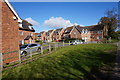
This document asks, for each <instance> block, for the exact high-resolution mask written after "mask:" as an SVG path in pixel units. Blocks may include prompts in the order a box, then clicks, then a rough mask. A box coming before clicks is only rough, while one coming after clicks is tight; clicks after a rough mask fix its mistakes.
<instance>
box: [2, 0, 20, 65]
mask: <svg viewBox="0 0 120 80" xmlns="http://www.w3.org/2000/svg"><path fill="white" fill-rule="evenodd" d="M13 16H15V15H14V14H13V12H12V11H11V10H10V8H9V7H8V6H7V5H6V3H4V2H3V3H2V44H3V45H2V53H6V54H4V55H3V59H5V58H11V59H7V60H4V61H3V63H10V62H14V61H18V60H19V57H18V52H15V51H18V50H19V32H18V30H19V27H18V22H17V21H18V20H17V19H16V20H14V19H13ZM9 52H10V53H9ZM12 57H15V58H12Z"/></svg>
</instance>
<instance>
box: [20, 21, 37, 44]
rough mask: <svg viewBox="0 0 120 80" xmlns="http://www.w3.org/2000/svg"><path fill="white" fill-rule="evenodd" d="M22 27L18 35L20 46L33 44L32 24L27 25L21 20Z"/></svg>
mask: <svg viewBox="0 0 120 80" xmlns="http://www.w3.org/2000/svg"><path fill="white" fill-rule="evenodd" d="M21 25H22V26H20V27H19V34H20V40H19V42H20V45H23V44H29V43H34V42H35V36H34V34H35V33H34V32H35V30H34V29H33V27H32V24H30V23H28V22H27V21H26V20H22V24H21Z"/></svg>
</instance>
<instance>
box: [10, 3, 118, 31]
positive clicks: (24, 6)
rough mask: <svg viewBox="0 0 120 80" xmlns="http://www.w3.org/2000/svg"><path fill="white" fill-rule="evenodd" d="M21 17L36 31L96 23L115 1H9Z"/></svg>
mask: <svg viewBox="0 0 120 80" xmlns="http://www.w3.org/2000/svg"><path fill="white" fill-rule="evenodd" d="M11 4H12V6H13V7H14V9H15V10H16V12H17V13H18V15H19V16H20V17H21V18H22V19H25V20H27V21H28V22H30V23H31V24H33V27H34V29H35V31H36V32H37V33H39V32H41V31H47V30H50V29H57V28H61V27H62V28H66V27H70V26H72V25H81V26H90V25H95V24H97V23H98V21H99V20H100V18H101V17H103V16H105V14H104V13H105V11H106V10H108V9H112V8H117V7H118V3H117V2H11Z"/></svg>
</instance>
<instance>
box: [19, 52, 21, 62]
mask: <svg viewBox="0 0 120 80" xmlns="http://www.w3.org/2000/svg"><path fill="white" fill-rule="evenodd" d="M19 62H20V63H21V53H20V50H19Z"/></svg>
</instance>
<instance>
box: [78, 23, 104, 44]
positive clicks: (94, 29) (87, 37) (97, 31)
mask: <svg viewBox="0 0 120 80" xmlns="http://www.w3.org/2000/svg"><path fill="white" fill-rule="evenodd" d="M104 28H105V27H104V26H103V25H101V24H100V25H92V26H85V27H80V26H77V29H78V30H79V32H80V33H81V38H82V40H84V41H85V42H100V41H102V40H103V37H104V36H103V30H104Z"/></svg>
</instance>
